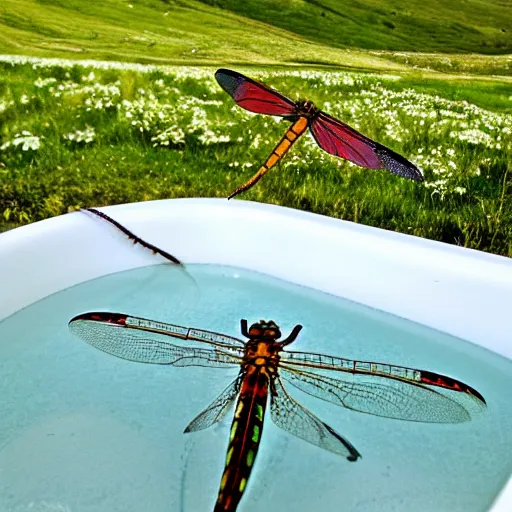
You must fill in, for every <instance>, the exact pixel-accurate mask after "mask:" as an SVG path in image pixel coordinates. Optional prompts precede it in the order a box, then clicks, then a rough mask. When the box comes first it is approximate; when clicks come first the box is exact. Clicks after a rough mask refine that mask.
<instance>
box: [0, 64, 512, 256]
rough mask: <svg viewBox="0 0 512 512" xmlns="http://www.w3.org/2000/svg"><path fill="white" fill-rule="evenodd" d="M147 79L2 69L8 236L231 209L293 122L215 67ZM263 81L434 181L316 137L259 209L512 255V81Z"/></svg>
mask: <svg viewBox="0 0 512 512" xmlns="http://www.w3.org/2000/svg"><path fill="white" fill-rule="evenodd" d="M118 67H122V66H118ZM128 67H129V66H128ZM132 67H133V69H117V68H116V67H110V68H109V66H108V65H107V64H106V65H105V66H103V67H100V66H99V65H96V67H95V68H93V67H90V68H84V67H81V66H76V65H72V63H71V64H66V63H61V64H55V63H54V64H52V65H45V63H39V64H30V63H28V64H12V63H11V62H8V61H7V62H2V63H0V70H1V73H0V219H1V221H0V226H1V229H8V228H10V227H14V226H16V225H19V224H23V223H28V222H33V221H35V220H39V219H43V218H46V217H48V216H52V215H58V214H61V213H65V212H67V211H70V210H73V209H75V208H79V207H83V206H94V205H96V206H97V205H106V204H114V203H123V202H130V201H144V200H149V199H158V198H169V197H192V196H217V197H225V196H227V194H228V193H230V192H231V191H232V190H233V189H234V188H235V187H236V186H237V185H239V184H241V183H242V182H244V181H245V180H246V179H247V178H248V177H250V176H251V175H252V173H254V172H255V170H256V167H257V166H258V165H259V164H260V163H261V162H262V161H264V159H265V158H266V157H267V156H268V154H269V153H270V151H271V150H272V148H273V146H274V145H275V143H276V142H277V141H278V140H279V138H280V137H281V136H282V134H283V133H284V131H285V130H286V127H287V125H288V123H286V122H285V121H281V122H278V121H277V120H276V119H274V118H272V117H268V116H259V115H252V114H249V113H247V112H245V111H243V110H242V109H240V108H238V107H235V106H234V104H233V102H232V100H231V99H230V98H229V97H228V96H227V95H226V94H225V93H224V92H223V91H222V90H221V89H220V88H219V87H218V85H217V83H216V82H215V80H214V77H213V72H214V69H213V68H212V69H197V68H196V69H193V68H184V67H182V68H171V69H168V70H163V69H162V70H155V69H153V68H144V67H142V66H139V67H138V66H132ZM250 73H251V74H252V75H254V76H256V77H258V78H260V79H263V80H264V81H266V82H267V83H269V84H271V85H273V86H275V87H276V88H278V89H279V90H280V91H282V92H283V93H285V94H288V95H290V96H291V97H292V98H297V95H299V94H300V96H303V97H308V98H310V99H311V100H313V101H315V102H316V103H317V104H318V105H319V106H321V107H322V108H324V109H325V110H326V111H328V112H329V113H331V114H333V115H335V116H337V117H339V118H340V119H343V120H345V121H346V122H348V123H350V124H351V125H352V126H354V127H356V128H357V129H359V130H361V131H362V132H363V133H366V134H368V135H369V136H370V137H372V138H375V139H377V140H379V141H381V142H382V143H384V144H386V145H388V146H390V147H392V148H393V149H395V150H397V151H399V152H401V153H402V154H404V155H405V156H407V157H408V158H409V159H411V160H412V161H413V162H415V163H416V164H417V165H418V166H419V167H420V168H421V169H422V170H423V171H424V174H425V177H426V181H425V183H424V184H417V183H412V182H408V181H406V180H403V179H401V178H398V177H396V176H392V175H389V174H387V173H385V172H380V171H369V170H365V169H362V168H359V167H357V166H354V165H351V164H349V163H347V162H345V161H343V160H341V159H336V158H333V157H331V156H329V155H328V154H327V153H325V152H323V151H321V150H320V149H319V148H318V147H317V146H316V144H315V143H314V142H313V141H312V139H311V138H310V137H309V136H307V137H304V138H303V140H302V141H301V142H299V143H298V144H297V147H296V148H294V150H293V151H292V153H291V154H290V155H288V156H287V158H286V159H285V160H284V162H283V163H282V164H281V165H280V166H279V168H277V169H275V170H272V171H271V172H269V174H268V175H267V176H266V177H265V178H264V179H263V180H262V181H261V182H260V183H259V184H258V185H257V186H256V187H254V188H253V189H252V190H251V191H249V192H248V193H246V194H245V195H244V196H243V198H244V199H251V200H256V201H264V202H268V203H275V204H282V205H285V206H290V207H295V208H301V209H305V210H309V211H313V212H317V213H322V214H326V215H331V216H334V217H340V218H344V219H349V220H354V221H356V222H362V223H364V224H368V225H373V226H379V227H383V228H386V229H391V230H398V231H402V232H404V233H410V234H414V235H419V236H423V237H427V238H432V239H437V240H442V241H446V242H449V243H454V244H460V245H464V246H466V247H473V248H478V249H482V250H486V251H491V252H495V253H498V254H503V255H508V256H512V202H511V195H512V189H511V187H510V170H511V167H512V163H511V156H510V155H511V152H510V149H511V130H512V116H511V115H510V113H511V108H510V103H511V98H510V86H509V85H510V84H509V83H507V82H506V81H505V82H503V81H483V80H482V81H480V82H474V81H468V80H459V81H456V80H454V79H450V80H448V81H442V80H440V79H438V78H435V79H430V80H427V79H425V78H421V77H414V76H399V75H390V74H388V75H384V74H374V73H353V72H332V73H326V72H319V71H304V70H302V71H299V70H297V71H259V72H256V71H255V70H252V71H250Z"/></svg>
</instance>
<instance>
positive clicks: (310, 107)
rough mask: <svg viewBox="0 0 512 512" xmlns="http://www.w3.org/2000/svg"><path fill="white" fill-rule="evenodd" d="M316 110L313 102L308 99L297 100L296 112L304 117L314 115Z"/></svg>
mask: <svg viewBox="0 0 512 512" xmlns="http://www.w3.org/2000/svg"><path fill="white" fill-rule="evenodd" d="M317 112H318V109H317V108H316V107H315V105H314V103H313V102H311V101H309V100H301V101H298V102H297V114H298V115H300V116H304V117H314V116H315V114H316V113H317Z"/></svg>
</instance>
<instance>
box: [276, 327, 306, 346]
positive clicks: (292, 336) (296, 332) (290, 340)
mask: <svg viewBox="0 0 512 512" xmlns="http://www.w3.org/2000/svg"><path fill="white" fill-rule="evenodd" d="M301 329H302V325H296V326H295V327H294V328H293V330H292V332H291V333H290V336H288V338H286V339H284V340H283V341H281V345H289V344H290V343H293V342H294V341H295V340H296V339H297V336H298V335H299V332H300V331H301Z"/></svg>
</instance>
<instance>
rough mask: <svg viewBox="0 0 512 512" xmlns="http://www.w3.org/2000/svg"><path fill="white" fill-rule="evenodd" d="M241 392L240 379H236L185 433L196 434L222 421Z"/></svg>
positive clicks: (200, 414) (193, 421)
mask: <svg viewBox="0 0 512 512" xmlns="http://www.w3.org/2000/svg"><path fill="white" fill-rule="evenodd" d="M239 391H240V378H237V379H235V380H234V381H233V382H232V383H231V384H230V385H229V386H228V387H227V388H226V389H225V390H224V391H223V392H222V393H221V394H220V395H219V396H218V397H217V398H216V399H215V400H214V401H213V402H212V403H211V404H210V405H209V406H208V407H207V408H206V409H205V410H204V411H202V412H200V413H199V414H198V415H197V416H196V417H195V418H194V419H193V420H192V421H191V422H190V423H189V424H188V425H187V427H186V428H185V432H196V431H197V430H203V429H205V428H208V427H211V426H212V425H213V424H215V423H217V422H218V421H220V420H222V418H224V416H225V415H226V413H227V412H228V410H229V408H230V407H231V406H232V405H233V402H234V401H235V399H236V397H237V396H238V393H239Z"/></svg>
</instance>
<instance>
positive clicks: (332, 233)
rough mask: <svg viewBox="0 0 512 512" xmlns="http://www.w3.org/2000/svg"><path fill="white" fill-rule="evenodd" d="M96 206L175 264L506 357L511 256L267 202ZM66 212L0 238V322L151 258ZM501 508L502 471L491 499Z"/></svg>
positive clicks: (505, 498)
mask: <svg viewBox="0 0 512 512" xmlns="http://www.w3.org/2000/svg"><path fill="white" fill-rule="evenodd" d="M105 211H106V212H107V213H108V214H109V215H111V216H112V217H114V218H115V219H116V220H118V221H119V222H121V223H122V224H125V225H126V226H127V227H129V228H130V229H132V230H133V231H134V232H135V233H136V234H138V235H139V236H141V237H143V238H144V239H146V240H148V241H150V242H151V243H153V244H155V245H157V246H159V247H162V248H163V249H165V250H167V251H169V252H170V253H171V254H173V255H174V256H176V257H178V258H179V259H180V260H182V261H183V262H184V263H216V264H225V265H233V266H238V267H243V268H247V269H250V270H256V271H259V272H263V273H266V274H269V275H272V276H275V277H279V278H282V279H285V280H287V281H290V282H294V283H297V284H300V285H305V286H309V287H312V288H316V289H318V290H322V291H325V292H328V293H331V294H334V295H339V296H342V297H346V298H348V299H351V300H353V301H356V302H359V303H361V304H365V305H367V306H371V307H374V308H378V309H380V310H382V311H386V312H389V313H393V314H395V315H398V316H401V317H404V318H407V319H409V320H412V321H415V322H419V323H421V324H424V325H427V326H430V327H433V328H435V329H439V330H441V331H444V332H447V333H449V334H452V335H455V336H459V337H461V338H464V339H466V340H469V341H471V342H473V343H475V344H478V345H481V346H483V347H485V348H488V349H489V350H492V351H494V352H497V353H498V354H501V355H502V356H505V357H508V358H510V359H512V342H511V339H512V314H511V306H512V260H511V259H508V258H503V257H499V256H493V255H489V254H485V253H481V252H478V251H473V250H468V249H463V248H460V247H455V246H450V245H446V244H442V243H438V242H432V241H429V240H424V239H421V238H416V237H412V236H408V235H402V234H397V233H392V232H388V231H384V230H380V229H375V228H369V227H366V226H361V225H357V224H353V223H350V222H345V221H340V220H335V219H331V218H327V217H322V216H319V215H314V214H309V213H305V212H301V211H296V210H289V209H286V208H282V207H277V206H269V205H263V204H258V203H250V202H245V201H226V200H225V199H175V200H167V201H154V202H146V203H137V204H128V205H121V206H113V207H109V208H106V209H105ZM161 261H162V260H161V259H160V258H158V257H154V259H152V257H151V256H150V255H148V253H146V252H145V251H141V250H139V251H133V250H130V245H129V243H128V242H124V243H123V236H122V235H121V236H119V235H117V234H115V230H114V229H113V228H109V225H107V224H106V223H105V222H104V221H101V220H100V219H97V218H95V217H92V216H90V215H86V214H83V213H73V214H70V215H64V216H61V217H57V218H53V219H49V220H46V221H43V222H38V223H34V224H31V225H29V226H26V227H23V228H20V229H15V230H12V231H8V232H6V233H3V234H2V235H1V236H0V283H1V293H0V319H2V318H5V317H6V316H8V315H10V314H12V313H14V312H15V311H18V310H19V309H21V308H23V307H25V306H27V305H29V304H31V303H33V302H34V301H37V300H39V299H41V298H43V297H46V296H48V295H50V294H52V293H55V292H57V291H59V290H62V289H64V288H68V287H70V286H73V285H75V284H78V283H81V282H83V281H87V280H90V279H93V278H96V277H99V276H103V275H106V274H110V273H112V272H117V271H121V270H127V269H131V268H135V267H140V266H145V265H148V264H151V263H159V262H161ZM510 510H512V478H511V479H510V480H509V482H508V484H507V486H506V487H505V489H504V490H503V492H502V493H501V495H500V497H499V498H498V500H497V501H496V502H495V503H494V505H493V507H492V511H493V512H509V511H510Z"/></svg>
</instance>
